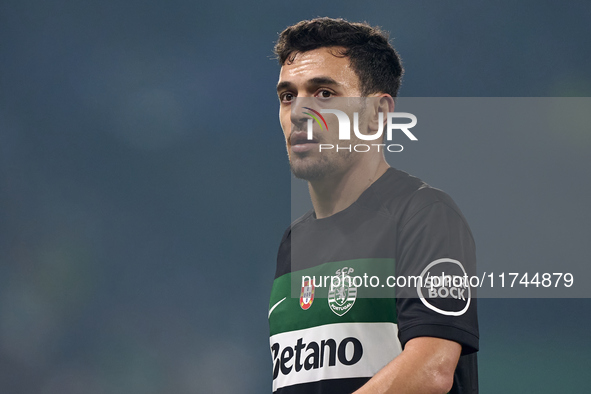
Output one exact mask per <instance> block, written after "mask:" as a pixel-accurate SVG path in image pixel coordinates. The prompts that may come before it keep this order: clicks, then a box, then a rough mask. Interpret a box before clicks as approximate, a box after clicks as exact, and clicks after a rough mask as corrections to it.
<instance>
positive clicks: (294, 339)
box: [269, 18, 478, 394]
mask: <svg viewBox="0 0 591 394" xmlns="http://www.w3.org/2000/svg"><path fill="white" fill-rule="evenodd" d="M275 52H276V55H277V57H278V60H279V63H280V65H281V71H280V76H279V83H278V85H277V94H278V97H279V101H280V113H279V114H280V122H281V126H282V128H283V133H284V136H285V140H286V146H287V152H288V157H289V162H290V166H291V170H292V172H293V174H294V175H295V176H296V177H298V178H301V179H305V180H306V181H307V182H308V187H309V192H310V197H311V200H312V205H313V209H312V210H311V211H310V212H308V213H307V214H305V215H304V216H302V217H301V218H300V219H298V220H296V221H295V222H294V223H292V224H291V226H290V227H289V228H288V229H287V231H286V232H285V234H284V236H283V239H282V241H281V244H280V247H279V253H278V258H277V271H276V275H275V280H274V283H273V289H272V292H271V300H270V307H269V325H270V331H271V332H270V346H271V355H272V358H273V391H274V392H277V393H352V392H355V393H358V394H361V393H448V392H449V393H477V392H478V378H477V363H476V352H477V351H478V323H477V316H476V300H475V299H473V297H472V295H471V293H470V289H469V287H468V286H467V285H466V284H465V283H461V281H459V280H458V281H456V279H458V278H462V277H465V276H466V275H471V274H473V273H474V270H475V259H476V258H475V246H474V241H473V239H472V234H471V232H470V229H469V227H468V225H467V223H466V220H465V219H464V217H463V215H462V213H461V212H460V210H459V209H458V207H457V206H456V205H455V204H454V202H453V201H452V199H451V198H450V197H449V196H448V195H447V194H445V193H444V192H442V191H440V190H438V189H435V188H432V187H430V186H429V185H427V184H426V183H424V182H422V181H421V180H420V179H418V178H416V177H413V176H411V175H409V174H407V173H405V172H403V171H400V170H397V169H394V168H392V167H390V166H389V165H388V163H387V162H386V160H385V157H384V149H381V150H380V149H378V147H379V146H378V145H379V144H376V145H374V146H371V148H372V149H370V150H368V151H367V152H355V151H354V149H350V146H353V145H355V143H366V145H367V146H370V144H367V142H368V141H367V138H361V137H360V136H359V135H357V134H355V135H353V136H351V138H350V140H348V141H341V140H339V134H338V133H337V132H336V131H337V130H339V124H338V122H337V116H333V115H330V114H327V115H324V116H323V117H322V118H320V117H319V115H321V114H322V112H321V111H320V110H319V109H320V108H321V107H322V108H324V109H326V108H330V106H331V105H333V104H334V105H335V106H339V105H341V104H342V100H349V99H342V98H361V99H363V100H365V101H363V104H362V105H361V111H360V112H359V118H358V123H359V126H358V129H359V130H358V131H359V133H361V134H362V135H365V136H370V135H373V134H375V133H376V129H378V130H382V129H381V128H380V121H381V122H382V124H381V126H384V124H385V123H386V117H385V116H382V117H379V113H383V114H385V113H391V112H394V106H395V102H394V98H395V97H396V95H397V92H398V88H399V86H400V81H401V77H402V73H403V69H402V65H401V62H400V58H399V56H398V54H397V53H396V51H395V50H394V48H393V47H392V46H391V45H390V43H389V42H388V38H387V36H386V35H385V33H383V32H382V31H380V30H379V29H377V28H373V27H371V26H369V25H367V24H364V23H350V22H347V21H345V20H342V19H331V18H317V19H313V20H310V21H302V22H299V23H297V24H295V25H293V26H291V27H288V28H287V29H285V30H284V31H283V32H282V33H281V34H280V36H279V40H278V42H277V44H276V46H275ZM339 100H341V101H340V102H339ZM314 103H320V104H318V105H317V106H316V108H314ZM341 109H342V106H341ZM325 113H326V112H325ZM333 113H334V112H333ZM312 118H314V119H315V122H316V121H317V122H316V123H314V129H313V138H311V139H310V138H308V134H307V131H308V128H309V127H310V125H311V124H312V122H311V121H310V122H309V119H312ZM319 126H322V127H321V128H322V131H319V130H320V129H319ZM356 132H357V130H356ZM343 142H346V145H347V146H348V147H349V149H340V150H337V149H332V148H331V149H329V148H328V147H330V146H333V147H336V146H338V145H339V144H341V145H342V144H343ZM321 147H325V148H326V149H324V150H323V149H321ZM368 273H369V274H372V273H375V274H376V276H377V277H379V278H380V279H381V280H384V278H383V276H379V275H378V274H377V273H387V274H392V276H393V277H394V276H397V277H398V279H400V278H404V279H409V280H410V279H411V277H413V278H414V280H419V279H420V280H424V281H423V282H420V283H419V284H416V285H414V284H413V285H411V286H407V287H406V288H405V289H402V288H396V292H397V293H396V295H395V296H393V297H372V296H371V294H372V293H370V292H369V290H370V289H368V288H366V287H367V284H365V288H364V287H357V285H355V286H354V285H352V284H351V281H350V280H349V282H347V281H346V280H345V279H351V278H353V276H355V275H358V276H359V277H362V276H363V275H367V274H368ZM438 275H441V281H439V280H438V281H437V282H438V283H436V281H435V279H439V277H438ZM327 276H331V277H338V278H340V279H343V280H342V281H339V282H338V283H337V282H336V281H333V279H332V278H331V281H330V284H326V283H324V285H323V284H322V280H321V279H322V278H323V277H324V278H326V277H327ZM436 277H437V278H436ZM294 278H295V280H294ZM304 278H306V279H305V280H304ZM316 278H320V281H317V280H316ZM452 279H453V283H452ZM300 280H301V282H300ZM396 283H397V284H398V285H399V287H404V285H402V284H401V283H400V281H399V282H396ZM294 284H296V285H295V286H296V287H297V288H296V289H295V290H296V293H297V294H298V295H300V297H299V298H297V297H293V296H292V286H294ZM374 284H375V283H374ZM299 286H301V289H300V288H299ZM382 287H384V286H383V282H382V286H378V289H379V288H382ZM300 290H301V291H300ZM404 291H406V293H405V292H404ZM364 292H365V293H364ZM364 294H365V296H364Z"/></svg>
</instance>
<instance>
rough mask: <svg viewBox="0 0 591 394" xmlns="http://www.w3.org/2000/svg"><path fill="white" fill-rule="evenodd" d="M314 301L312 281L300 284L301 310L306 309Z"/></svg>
mask: <svg viewBox="0 0 591 394" xmlns="http://www.w3.org/2000/svg"><path fill="white" fill-rule="evenodd" d="M313 301H314V284H313V283H312V281H309V280H307V281H305V282H304V285H303V286H302V292H301V293H300V306H301V307H302V309H303V310H306V309H308V308H310V307H311V306H312V302H313Z"/></svg>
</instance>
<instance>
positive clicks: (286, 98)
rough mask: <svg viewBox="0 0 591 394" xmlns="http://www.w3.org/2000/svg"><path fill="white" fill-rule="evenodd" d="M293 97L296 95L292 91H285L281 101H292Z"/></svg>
mask: <svg viewBox="0 0 591 394" xmlns="http://www.w3.org/2000/svg"><path fill="white" fill-rule="evenodd" d="M293 99H294V95H293V94H291V93H283V94H282V95H281V101H284V102H290V101H293Z"/></svg>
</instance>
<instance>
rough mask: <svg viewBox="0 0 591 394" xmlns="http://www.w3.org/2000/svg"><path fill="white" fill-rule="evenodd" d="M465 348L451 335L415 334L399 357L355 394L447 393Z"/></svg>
mask: <svg viewBox="0 0 591 394" xmlns="http://www.w3.org/2000/svg"><path fill="white" fill-rule="evenodd" d="M461 352H462V347H461V346H460V344H458V343H457V342H453V341H449V340H447V339H440V338H432V337H419V338H413V339H411V340H410V341H408V342H407V343H406V346H405V348H404V350H403V351H402V353H400V355H399V356H398V357H396V358H395V359H394V360H392V361H390V362H389V363H388V364H387V365H386V366H385V367H384V368H382V369H381V370H380V372H378V373H377V374H375V376H374V377H373V378H371V379H370V380H369V381H368V382H367V383H366V384H365V385H363V387H361V388H360V389H359V390H357V391H355V393H354V394H366V393H367V394H369V393H379V394H394V393H396V394H414V393H420V394H426V393H438V394H444V393H447V392H448V391H449V390H451V387H452V385H453V375H454V371H455V369H456V365H457V364H458V360H459V358H460V353H461Z"/></svg>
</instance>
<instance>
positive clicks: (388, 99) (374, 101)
mask: <svg viewBox="0 0 591 394" xmlns="http://www.w3.org/2000/svg"><path fill="white" fill-rule="evenodd" d="M367 107H368V111H370V113H369V124H368V126H369V130H370V132H375V131H377V130H378V120H379V113H380V112H381V113H382V114H383V115H382V119H383V130H386V123H387V122H388V116H387V115H388V112H394V107H395V103H394V99H393V98H392V96H390V95H389V94H387V93H384V94H381V95H379V96H375V97H371V98H370V99H369V102H368V104H367Z"/></svg>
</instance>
